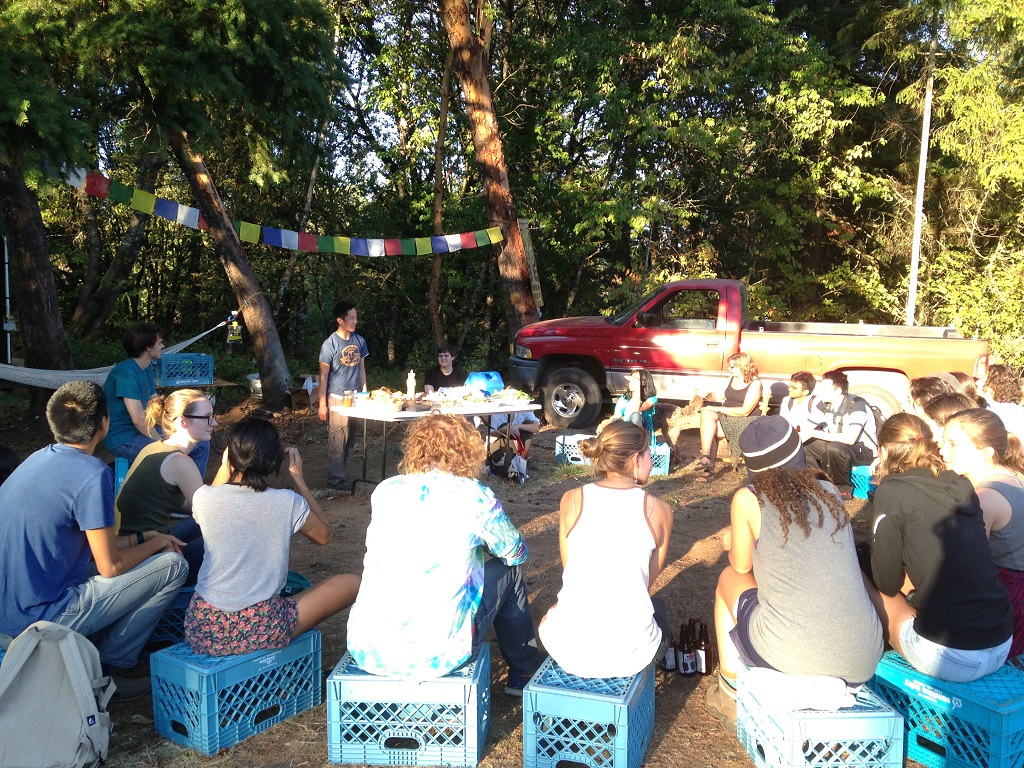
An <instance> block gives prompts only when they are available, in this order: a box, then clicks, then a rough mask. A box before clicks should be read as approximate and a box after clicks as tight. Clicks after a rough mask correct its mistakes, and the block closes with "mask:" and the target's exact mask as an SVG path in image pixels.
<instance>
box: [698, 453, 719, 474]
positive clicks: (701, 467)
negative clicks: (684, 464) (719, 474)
mask: <svg viewBox="0 0 1024 768" xmlns="http://www.w3.org/2000/svg"><path fill="white" fill-rule="evenodd" d="M714 467H715V461H714V459H712V458H711V457H710V456H708V455H707V454H706V453H702V454H701V455H700V458H699V459H697V461H695V462H694V463H693V468H694V469H696V470H697V471H704V472H709V471H710V470H712V469H714Z"/></svg>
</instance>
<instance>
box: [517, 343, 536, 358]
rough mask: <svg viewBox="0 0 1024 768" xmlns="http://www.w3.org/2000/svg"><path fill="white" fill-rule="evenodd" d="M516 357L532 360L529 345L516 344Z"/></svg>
mask: <svg viewBox="0 0 1024 768" xmlns="http://www.w3.org/2000/svg"><path fill="white" fill-rule="evenodd" d="M515 352H516V357H521V358H523V360H533V353H532V352H531V351H530V348H529V347H524V346H523V345H522V344H516V346H515Z"/></svg>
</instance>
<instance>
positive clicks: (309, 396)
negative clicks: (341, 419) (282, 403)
mask: <svg viewBox="0 0 1024 768" xmlns="http://www.w3.org/2000/svg"><path fill="white" fill-rule="evenodd" d="M288 394H289V395H291V398H292V413H316V412H317V410H318V409H319V408H320V388H319V387H313V392H312V393H308V392H306V390H305V389H304V388H302V387H289V388H288Z"/></svg>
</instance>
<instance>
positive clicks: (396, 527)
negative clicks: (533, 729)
mask: <svg viewBox="0 0 1024 768" xmlns="http://www.w3.org/2000/svg"><path fill="white" fill-rule="evenodd" d="M402 448H403V453H404V456H403V458H402V461H401V463H400V464H399V470H400V471H401V473H402V474H400V475H397V476H395V477H391V478H388V479H387V480H385V481H384V482H382V483H381V484H380V485H378V486H377V489H376V490H375V491H374V492H373V496H372V498H371V505H372V508H373V512H372V519H371V522H370V525H369V527H368V528H367V531H366V558H365V560H364V562H363V576H362V586H361V587H360V591H359V596H358V598H357V599H356V602H355V604H354V605H353V606H352V609H351V612H350V614H349V620H348V648H349V650H350V651H351V652H352V656H353V658H354V660H355V662H356V664H358V665H359V667H360V668H362V669H364V670H366V671H367V672H371V673H375V674H382V675H385V674H386V675H398V676H403V677H411V678H415V679H429V678H434V677H440V676H442V675H446V674H447V673H449V672H451V671H452V670H453V669H455V668H457V667H458V666H459V665H461V664H462V663H464V662H465V661H466V660H467V659H469V658H470V656H471V655H472V653H473V652H474V651H475V650H476V649H477V648H479V647H480V645H482V644H483V642H484V640H485V639H486V636H487V633H488V632H489V631H490V628H491V626H492V625H493V626H494V629H495V633H496V634H497V638H498V647H499V649H500V650H501V654H502V656H503V657H504V659H505V662H506V663H507V664H508V667H509V675H508V681H507V684H506V689H505V691H506V693H508V694H509V695H520V696H521V695H522V689H523V686H525V685H526V683H527V682H528V681H529V678H530V675H531V674H532V673H533V672H534V671H535V670H536V668H537V667H538V666H539V665H540V662H541V661H542V660H543V656H542V655H541V653H540V652H539V651H538V650H537V641H536V634H535V632H534V626H533V619H532V618H531V616H530V608H529V605H528V603H527V597H526V588H525V586H524V584H523V578H522V575H521V573H520V571H519V565H520V564H521V563H523V562H524V561H525V560H526V557H527V548H526V542H525V540H524V539H523V537H522V535H521V534H520V533H519V531H518V530H516V528H515V526H514V525H512V523H511V521H510V520H509V519H508V517H507V516H506V515H505V512H504V511H503V510H502V507H501V502H499V501H498V499H497V498H495V496H494V493H493V492H492V491H491V490H490V489H489V488H487V487H486V486H484V485H482V484H481V483H480V482H479V481H478V480H477V479H476V478H477V477H478V476H479V474H480V472H481V469H482V467H483V463H484V458H485V450H484V444H483V440H482V438H481V437H480V435H479V434H478V433H477V432H476V431H475V430H474V429H473V428H472V426H471V425H470V423H469V422H468V421H467V420H466V419H464V418H461V417H458V416H446V415H441V414H433V415H430V416H426V417H424V418H422V419H419V420H418V421H416V422H415V423H414V424H412V426H410V428H409V431H408V433H407V434H406V437H405V440H404V441H403V443H402ZM485 550H487V551H489V552H490V554H492V555H493V558H491V557H487V558H486V562H485V554H486V553H485Z"/></svg>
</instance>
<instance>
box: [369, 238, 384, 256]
mask: <svg viewBox="0 0 1024 768" xmlns="http://www.w3.org/2000/svg"><path fill="white" fill-rule="evenodd" d="M366 250H367V251H368V252H369V256H370V258H371V259H379V258H380V257H381V256H383V255H384V241H383V240H382V239H381V238H379V237H371V238H369V239H368V240H367V241H366Z"/></svg>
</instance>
